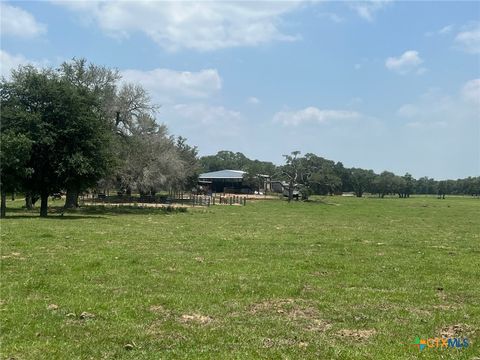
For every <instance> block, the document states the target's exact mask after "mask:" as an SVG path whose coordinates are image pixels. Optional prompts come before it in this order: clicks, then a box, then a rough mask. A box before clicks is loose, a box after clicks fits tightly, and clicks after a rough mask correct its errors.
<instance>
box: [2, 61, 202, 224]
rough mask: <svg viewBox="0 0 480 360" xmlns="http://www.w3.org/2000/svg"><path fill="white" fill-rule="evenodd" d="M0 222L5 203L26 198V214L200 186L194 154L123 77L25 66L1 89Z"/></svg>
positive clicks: (80, 66) (73, 64)
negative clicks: (51, 201) (19, 195)
mask: <svg viewBox="0 0 480 360" xmlns="http://www.w3.org/2000/svg"><path fill="white" fill-rule="evenodd" d="M0 99H1V113H0V114H1V118H0V130H1V134H0V135H1V152H0V156H1V158H0V166H1V169H0V171H1V177H0V180H1V184H0V186H1V199H2V200H1V215H2V217H3V216H5V211H6V210H5V208H6V195H7V192H8V193H13V192H24V193H25V195H26V207H27V208H32V207H33V205H34V204H35V202H36V201H37V200H40V216H47V209H48V198H49V196H50V195H52V194H54V193H58V192H66V202H65V207H66V208H71V207H76V206H78V197H79V194H80V193H82V192H84V191H86V190H88V189H92V188H96V189H99V190H100V191H101V189H111V188H115V189H117V190H118V191H119V192H121V193H126V194H130V193H131V192H132V191H135V192H138V193H140V194H155V193H156V192H157V191H160V190H161V189H165V188H183V187H188V186H191V185H192V183H195V182H196V181H195V179H196V174H197V173H198V162H197V148H196V147H192V146H190V145H188V143H187V141H186V139H185V138H182V137H174V136H172V135H169V134H168V131H167V128H166V127H165V125H159V124H158V123H157V122H156V121H155V113H156V110H157V106H156V105H155V104H152V102H151V100H150V98H149V96H148V93H147V91H146V90H145V89H144V88H142V87H141V86H139V85H135V84H129V83H124V82H122V81H121V76H120V73H119V72H118V70H116V69H110V68H107V67H104V66H97V65H94V64H91V63H87V61H86V60H85V59H73V60H72V61H68V62H64V63H63V64H61V66H60V67H59V68H57V69H52V68H44V69H37V68H35V67H32V66H20V67H18V68H17V69H16V70H13V71H12V72H11V75H10V78H9V79H6V78H2V79H1V82H0Z"/></svg>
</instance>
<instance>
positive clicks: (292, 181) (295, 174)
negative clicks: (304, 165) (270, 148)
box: [280, 151, 301, 202]
mask: <svg viewBox="0 0 480 360" xmlns="http://www.w3.org/2000/svg"><path fill="white" fill-rule="evenodd" d="M298 155H300V151H293V152H292V153H291V155H283V157H284V158H285V165H283V166H282V167H281V168H280V173H281V175H282V176H283V177H284V178H286V179H287V183H288V202H291V201H292V199H293V191H294V189H295V186H296V185H297V182H298V181H299V180H300V176H301V173H300V171H301V169H300V166H301V164H300V159H299V157H298Z"/></svg>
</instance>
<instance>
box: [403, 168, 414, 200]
mask: <svg viewBox="0 0 480 360" xmlns="http://www.w3.org/2000/svg"><path fill="white" fill-rule="evenodd" d="M403 181H404V186H403V188H402V190H403V191H402V195H401V197H405V198H408V197H410V194H412V193H413V192H414V191H415V179H414V178H413V176H412V175H411V174H409V173H408V172H407V173H406V174H405V175H404V176H403Z"/></svg>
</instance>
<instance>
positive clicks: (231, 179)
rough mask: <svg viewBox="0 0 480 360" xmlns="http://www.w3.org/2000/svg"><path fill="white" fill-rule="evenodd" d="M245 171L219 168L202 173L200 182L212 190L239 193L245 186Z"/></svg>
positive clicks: (199, 178)
mask: <svg viewBox="0 0 480 360" xmlns="http://www.w3.org/2000/svg"><path fill="white" fill-rule="evenodd" d="M245 174H246V172H245V171H241V170H219V171H212V172H208V173H203V174H200V175H199V177H198V183H199V184H200V185H202V186H207V187H208V188H209V189H210V191H212V192H233V193H238V192H241V191H242V188H243V184H242V181H243V176H244V175H245Z"/></svg>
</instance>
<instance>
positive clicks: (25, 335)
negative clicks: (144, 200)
mask: <svg viewBox="0 0 480 360" xmlns="http://www.w3.org/2000/svg"><path fill="white" fill-rule="evenodd" d="M56 204H57V205H60V203H59V202H58V203H56ZM7 205H8V206H10V207H11V206H12V202H11V201H9V202H8V204H7ZM15 205H16V206H17V209H16V210H13V211H11V209H9V210H10V211H9V212H8V213H7V216H8V217H7V218H6V219H4V220H2V222H1V239H2V243H1V252H2V254H1V255H2V259H1V262H2V265H1V312H0V314H1V341H2V342H1V358H2V359H8V358H15V359H111V358H119V359H169V358H188V359H195V358H203V359H250V358H265V359H267V358H268V359H280V358H285V359H287V358H288V359H417V358H421V359H438V358H443V359H450V358H452V359H473V358H475V356H480V355H479V354H480V200H479V199H473V198H461V197H447V199H445V200H438V199H436V198H433V197H431V198H427V197H413V198H409V199H398V198H388V199H387V198H385V199H377V198H364V199H357V198H344V197H325V198H318V199H317V200H316V201H312V202H309V203H301V202H298V203H292V204H288V203H286V202H283V201H276V200H272V201H257V202H253V201H251V202H248V203H247V206H244V207H242V206H218V205H217V206H212V207H209V208H203V209H200V208H195V209H189V210H188V211H187V212H186V213H169V214H166V213H163V212H161V211H158V210H152V209H144V210H142V209H139V210H129V209H123V210H121V209H120V210H108V211H105V210H98V211H93V210H92V209H89V210H88V211H87V210H79V211H75V212H71V213H68V214H65V215H64V216H59V215H55V214H52V215H51V217H50V218H47V219H40V218H38V217H37V216H38V214H37V213H36V212H35V213H29V212H27V211H25V210H23V209H20V206H21V205H22V201H21V200H18V201H16V202H15ZM442 334H443V335H445V336H451V337H461V338H462V339H463V338H464V337H465V338H467V339H468V341H469V347H468V348H465V349H452V348H449V349H443V350H441V349H428V348H427V349H424V350H422V351H419V349H418V347H415V346H413V345H412V344H413V342H414V341H415V338H416V337H417V336H418V337H421V338H434V337H440V336H442Z"/></svg>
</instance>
